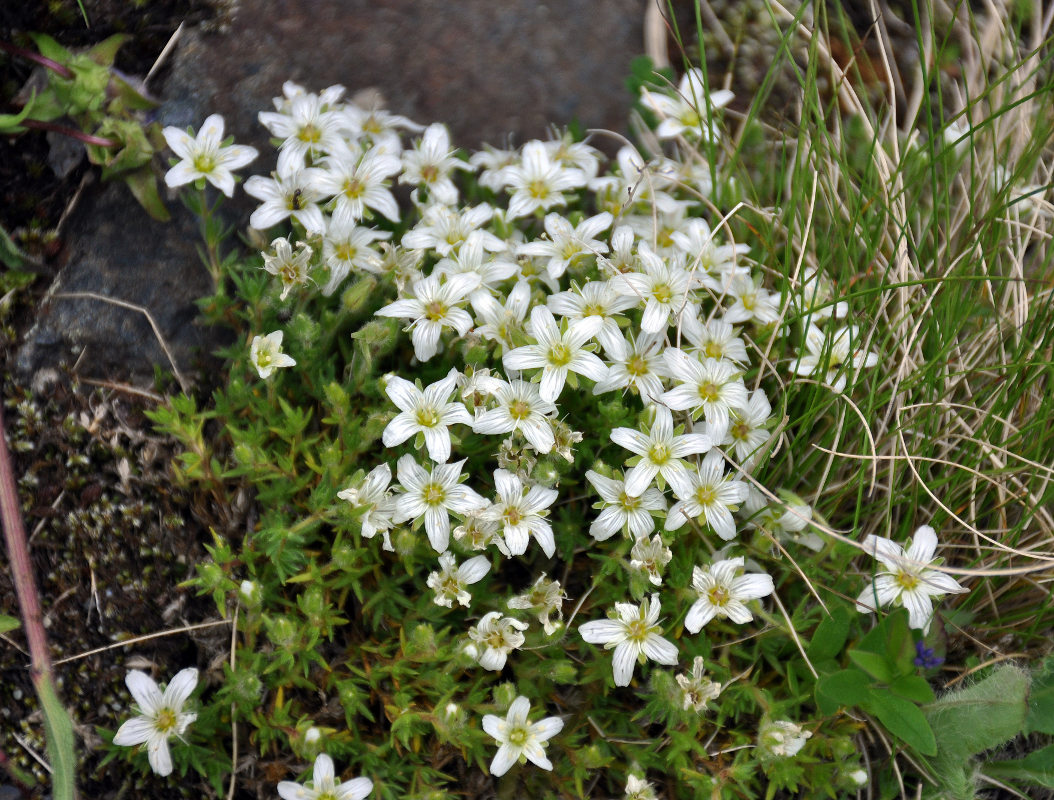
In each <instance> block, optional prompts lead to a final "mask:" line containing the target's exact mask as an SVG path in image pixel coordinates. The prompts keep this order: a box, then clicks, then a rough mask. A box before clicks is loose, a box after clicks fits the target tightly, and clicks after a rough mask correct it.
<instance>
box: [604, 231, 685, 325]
mask: <svg viewBox="0 0 1054 800" xmlns="http://www.w3.org/2000/svg"><path fill="white" fill-rule="evenodd" d="M637 256H638V258H639V259H640V265H641V269H642V270H643V272H621V273H619V274H618V275H616V276H615V277H613V278H612V279H611V285H612V287H613V288H614V289H615V291H617V292H618V293H619V294H622V295H626V296H627V297H635V298H637V302H638V303H639V304H643V305H644V314H643V316H641V320H640V328H641V330H642V331H644V332H645V333H665V332H666V328H667V327H669V325H670V318H671V317H673V319H674V320H676V319H677V317H678V315H680V313H681V311H683V310H684V307H685V306H686V305H687V304H688V291H689V288H690V286H691V282H692V276H691V275H690V274H689V273H688V272H686V271H685V270H684V269H682V268H681V267H680V266H678V265H677V263H675V262H673V261H668V260H666V259H663V258H662V257H660V256H659V255H657V254H656V253H655V252H654V251H653V250H652V249H651V248H649V247H648V246H647V245H646V244H644V243H643V242H641V244H640V245H639V246H638V247H637Z"/></svg>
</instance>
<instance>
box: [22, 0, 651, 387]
mask: <svg viewBox="0 0 1054 800" xmlns="http://www.w3.org/2000/svg"><path fill="white" fill-rule="evenodd" d="M642 22H643V8H642V4H641V3H640V2H638V0H559V2H556V1H554V2H548V3H545V2H538V0H501V2H495V0H458V1H457V2H449V0H310V1H309V2H293V0H241V2H240V3H239V4H238V5H237V7H236V9H235V12H234V16H233V18H232V19H231V21H230V24H229V26H227V28H228V29H227V30H226V31H225V32H223V33H207V32H205V31H203V30H190V31H187V32H186V33H185V34H184V35H183V37H182V39H181V41H180V43H179V46H178V49H177V52H176V55H175V56H174V57H173V62H172V66H171V72H170V74H169V76H168V78H167V80H166V83H165V86H164V89H163V93H162V94H163V97H164V98H165V102H164V104H163V105H162V107H161V108H160V109H159V111H158V119H159V120H160V122H161V124H162V125H175V126H177V127H186V126H188V125H189V126H193V127H195V128H196V127H197V126H198V125H200V123H201V121H202V120H203V119H204V118H205V117H206V116H207V115H209V114H211V113H220V114H223V115H224V117H225V119H226V120H227V131H228V133H230V134H233V135H234V136H235V137H236V139H237V141H239V142H241V143H247V144H254V145H255V146H256V147H257V148H258V149H260V150H261V152H262V153H265V154H266V155H265V156H264V157H262V158H261V159H260V160H259V161H258V162H256V163H254V164H253V165H250V168H249V169H248V170H246V171H245V172H246V174H248V173H251V172H257V173H260V172H266V171H268V170H269V169H270V168H271V166H272V165H273V163H274V159H275V155H274V148H272V147H270V146H269V145H268V142H267V132H266V130H265V129H264V128H263V127H262V126H261V125H260V124H259V123H258V122H257V119H256V115H257V114H258V113H259V112H260V111H262V110H265V109H270V108H271V107H272V106H271V98H272V97H275V96H277V95H280V94H281V87H282V83H283V82H284V81H286V80H293V81H296V82H298V83H301V84H303V85H304V86H305V87H307V88H308V89H309V90H312V91H318V90H321V89H323V88H325V87H326V86H329V85H331V84H336V83H339V84H342V85H344V86H345V87H347V89H348V95H349V96H350V95H352V94H354V93H355V92H357V91H359V90H362V89H367V88H371V89H376V90H379V92H380V93H381V95H382V96H383V97H384V98H385V99H386V101H387V107H388V108H389V110H391V111H394V112H396V113H400V114H404V115H406V116H408V117H410V118H411V119H413V120H415V121H417V122H420V123H422V124H427V123H430V122H436V121H440V122H446V123H447V124H448V125H449V126H450V129H451V132H452V134H453V138H454V141H455V143H456V144H458V145H459V146H462V147H466V148H475V147H477V146H478V145H480V144H481V143H484V142H489V143H493V144H496V145H505V144H506V143H508V142H511V143H513V144H522V143H523V142H524V141H526V140H527V139H529V138H532V137H538V136H544V135H545V133H546V130H547V128H548V127H549V126H550V125H553V124H555V125H561V126H562V125H567V124H569V123H571V122H577V123H578V124H580V125H581V126H582V127H583V128H592V127H598V128H609V129H613V130H616V131H624V130H625V128H626V119H627V116H628V111H629V103H630V96H629V93H628V91H627V90H626V89H625V87H624V80H625V78H626V76H627V75H628V74H629V66H630V62H631V60H632V59H633V58H634V57H635V56H636V55H638V54H639V53H640V51H641V48H642V44H641V38H642V33H641V30H642ZM155 88H156V87H155ZM609 146H610V145H609ZM89 192H90V193H91V196H88V197H86V198H85V200H84V201H83V202H82V203H81V204H80V207H79V208H78V210H77V212H75V218H74V220H73V221H72V223H71V225H70V227H69V229H68V233H67V241H68V259H67V262H66V264H65V266H64V267H63V269H62V270H61V272H60V273H59V275H58V277H57V279H56V281H55V285H54V286H53V287H52V289H51V290H50V292H49V294H48V297H47V298H46V300H45V302H44V304H43V305H42V308H41V310H40V314H39V317H38V320H37V323H36V325H35V326H34V327H33V329H32V331H31V332H30V334H29V336H28V338H27V341H26V342H25V344H24V345H23V347H22V348H21V350H20V351H19V353H18V355H17V361H16V369H17V371H18V373H20V375H21V376H22V377H23V379H29V378H32V376H33V375H34V374H35V373H37V371H39V370H41V369H43V368H49V367H54V366H55V365H56V364H57V363H59V362H60V361H66V362H68V363H70V364H73V363H74V362H76V361H77V360H78V358H79V359H80V363H79V365H78V369H77V371H78V373H79V374H80V375H81V376H85V377H94V378H99V379H110V380H115V381H127V382H133V383H138V384H139V385H143V383H144V381H145V382H146V383H147V384H149V382H150V379H151V378H152V375H153V364H160V365H161V366H162V368H164V369H166V370H170V366H169V364H168V359H167V357H166V356H165V354H164V352H163V351H162V349H161V347H160V345H159V344H158V341H157V337H156V336H155V334H154V332H153V331H152V330H151V327H150V325H149V323H148V321H147V319H146V318H145V316H144V315H143V314H142V313H139V312H137V311H133V310H129V309H126V308H120V307H117V306H114V305H111V304H108V303H105V302H103V301H99V300H94V299H84V298H78V299H70V298H63V297H62V296H61V295H62V294H63V293H69V292H93V293H97V294H103V295H106V296H108V297H112V298H115V299H120V300H123V301H126V302H128V303H132V304H135V305H139V306H144V307H146V308H148V309H149V310H150V313H151V314H152V315H153V317H154V319H155V321H156V323H157V325H158V327H159V328H160V331H161V334H162V336H163V337H164V338H165V340H166V342H167V344H168V346H169V347H170V349H171V351H172V354H173V356H174V357H175V359H176V361H177V363H178V364H179V368H180V369H181V370H182V371H183V372H185V373H186V374H187V375H188V379H192V377H193V372H194V369H193V363H194V359H195V357H196V355H200V354H207V353H208V352H210V351H211V350H213V349H215V347H216V346H217V344H218V337H219V336H220V335H221V334H220V332H218V331H215V330H208V329H204V328H202V327H201V326H199V325H197V324H195V321H194V320H195V316H196V315H195V311H196V309H195V306H194V301H195V300H196V299H198V298H199V297H201V296H202V295H204V294H206V293H207V292H208V291H209V289H210V279H209V276H208V275H207V273H206V271H205V268H204V267H203V265H202V264H201V261H200V259H199V257H198V254H197V248H198V246H199V242H200V237H199V234H198V231H197V227H196V224H195V222H194V220H192V219H190V218H189V215H188V214H187V213H186V212H185V210H184V209H183V208H182V206H181V205H180V204H179V203H178V201H177V202H170V203H169V207H170V208H171V209H172V211H173V221H171V222H169V223H158V222H154V221H153V220H151V219H150V218H149V217H148V216H147V215H146V214H145V213H144V212H143V211H142V209H141V208H139V206H138V205H137V204H136V202H135V201H134V200H133V199H132V197H131V195H130V194H129V193H128V191H127V189H125V187H124V186H121V185H112V186H106V187H92V188H91V189H90V190H89ZM238 197H239V199H238V200H237V201H236V202H235V203H234V204H233V205H232V206H231V210H232V211H234V212H236V213H237V214H238V215H239V217H238V218H239V219H240V220H242V224H244V221H246V220H247V218H248V211H250V210H251V209H252V207H253V205H252V204H253V203H254V202H255V201H253V200H252V199H251V198H247V197H245V195H244V194H243V193H239V195H238Z"/></svg>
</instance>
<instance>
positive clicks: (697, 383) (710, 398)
mask: <svg viewBox="0 0 1054 800" xmlns="http://www.w3.org/2000/svg"><path fill="white" fill-rule="evenodd" d="M663 358H664V359H665V360H666V368H667V369H668V370H669V373H670V377H671V378H673V379H674V380H676V381H680V382H681V384H680V386H678V387H676V388H675V389H670V391H668V392H666V393H665V394H664V395H663V396H662V403H663V404H664V405H666V406H668V407H669V408H672V409H673V410H674V411H688V410H692V411H695V410H699V411H701V412H702V413H703V416H704V417H705V418H706V424H707V433H709V434H710V436H711V438H712V439H713V440H714V441H715V442H719V441H721V440H722V439H724V438H725V434H726V433H728V421H729V412H730V411H731V410H732V409H733V408H746V407H747V387H746V386H745V385H744V384H743V379H742V378H741V377H740V376H739V370H738V369H737V368H736V367H735V365H734V364H732V363H731V362H728V361H718V360H717V359H714V358H704V359H703V361H702V362H700V361H699V360H698V359H695V358H693V357H692V356H690V355H688V354H687V353H685V352H684V351H683V350H679V349H678V348H676V347H671V348H670V349H669V350H667V351H666V352H665V353H663Z"/></svg>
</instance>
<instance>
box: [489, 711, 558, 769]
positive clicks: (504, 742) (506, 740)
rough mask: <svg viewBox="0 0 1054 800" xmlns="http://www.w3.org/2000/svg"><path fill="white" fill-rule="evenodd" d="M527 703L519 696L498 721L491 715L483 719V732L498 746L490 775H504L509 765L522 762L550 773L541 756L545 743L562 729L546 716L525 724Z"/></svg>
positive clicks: (544, 758)
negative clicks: (494, 740) (539, 720)
mask: <svg viewBox="0 0 1054 800" xmlns="http://www.w3.org/2000/svg"><path fill="white" fill-rule="evenodd" d="M530 713H531V701H530V700H528V699H527V698H526V697H523V696H520V697H517V698H516V699H515V700H513V701H512V705H511V706H509V713H508V715H507V716H506V717H505V719H502V718H501V717H497V716H495V715H494V714H487V715H486V716H485V717H483V730H485V731H486V732H487V733H489V734H490V735H491V736H493V737H494V738H495V739H496V740H497V742H498V744H499V745H501V746H500V747H499V748H498V752H497V753H496V754H495V755H494V760H493V761H491V762H490V774H491V775H494V776H499V775H504V774H505V773H506V772H508V771H509V770H510V769H511V768H512V765H513V764H515V763H516V762H517V761H521V760H523V759H527V760H529V761H530V762H531V763H532V764H537V765H538V766H539V767H541V768H542V769H548V770H551V769H552V768H553V765H552V762H551V761H549V759H548V758H546V757H545V749H544V747H545V743H546V742H547V741H548V740H549V739H552V738H553V737H554V736H556V734H558V733H559V732H560V731H561V730H563V727H564V721H563V720H562V719H560V718H559V717H546V718H545V719H543V720H542V721H541V722H528V721H527V717H528V716H530Z"/></svg>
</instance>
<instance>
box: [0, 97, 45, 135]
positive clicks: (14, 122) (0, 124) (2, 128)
mask: <svg viewBox="0 0 1054 800" xmlns="http://www.w3.org/2000/svg"><path fill="white" fill-rule="evenodd" d="M36 99H37V94H36V92H33V96H32V97H30V98H29V102H28V103H26V104H25V105H24V106H23V107H22V110H21V111H20V112H19V113H17V114H0V133H3V134H5V135H6V134H12V133H21V132H22V131H24V130H25V128H23V127H22V126H21V124H20V123H21V122H22V120H24V119H25V118H26V117H28V116H29V112H30V111H32V110H33V103H34V101H35V100H36Z"/></svg>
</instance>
